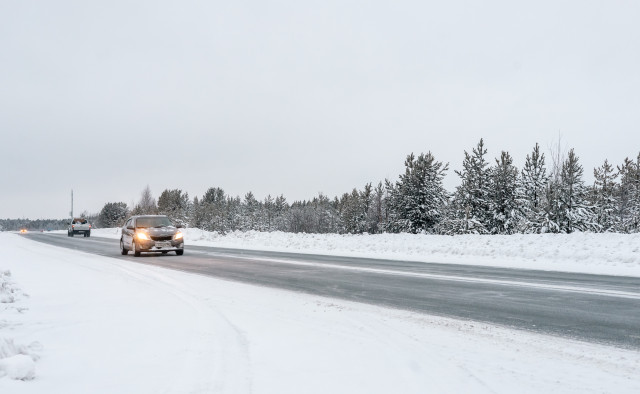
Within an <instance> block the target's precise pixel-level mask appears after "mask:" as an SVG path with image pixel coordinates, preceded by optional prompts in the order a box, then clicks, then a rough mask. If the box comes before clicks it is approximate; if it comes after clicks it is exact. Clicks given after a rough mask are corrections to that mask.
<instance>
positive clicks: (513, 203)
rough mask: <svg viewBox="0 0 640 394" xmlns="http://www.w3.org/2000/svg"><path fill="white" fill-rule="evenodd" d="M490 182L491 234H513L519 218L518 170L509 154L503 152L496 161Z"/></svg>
mask: <svg viewBox="0 0 640 394" xmlns="http://www.w3.org/2000/svg"><path fill="white" fill-rule="evenodd" d="M490 180H491V185H490V188H489V209H490V221H489V223H490V232H491V233H492V234H512V233H514V232H515V231H516V224H517V221H518V218H519V211H518V204H517V195H516V190H517V186H518V169H517V168H516V167H515V166H514V165H513V158H512V157H511V155H510V154H509V153H508V152H505V151H502V154H501V155H500V159H499V160H498V159H496V165H495V166H494V167H492V168H491V170H490Z"/></svg>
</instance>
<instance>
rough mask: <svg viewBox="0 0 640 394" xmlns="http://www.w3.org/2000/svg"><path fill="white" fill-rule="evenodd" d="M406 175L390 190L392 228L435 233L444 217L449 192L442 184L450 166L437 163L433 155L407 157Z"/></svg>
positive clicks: (390, 226)
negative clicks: (443, 212)
mask: <svg viewBox="0 0 640 394" xmlns="http://www.w3.org/2000/svg"><path fill="white" fill-rule="evenodd" d="M404 164H405V173H404V174H402V175H400V179H399V180H398V181H397V182H396V184H395V186H393V187H390V188H389V192H390V198H389V205H388V208H389V210H391V211H393V214H392V215H391V217H392V222H391V223H389V226H388V227H389V228H390V229H393V230H395V231H409V232H412V233H419V232H433V231H434V228H435V226H436V225H437V224H438V223H439V222H440V220H441V217H442V207H443V206H444V204H445V203H446V199H447V192H446V190H445V189H444V186H443V184H442V181H443V179H444V176H445V174H446V171H447V170H448V169H449V165H448V164H444V163H442V162H439V161H436V159H435V157H434V156H433V154H432V153H431V152H428V153H426V154H420V156H418V157H415V156H414V154H413V153H412V154H410V155H409V156H407V159H406V160H405V163H404Z"/></svg>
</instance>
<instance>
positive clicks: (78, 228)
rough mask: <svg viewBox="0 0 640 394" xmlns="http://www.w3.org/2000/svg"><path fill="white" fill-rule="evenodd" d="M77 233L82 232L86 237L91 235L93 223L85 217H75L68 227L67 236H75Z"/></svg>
mask: <svg viewBox="0 0 640 394" xmlns="http://www.w3.org/2000/svg"><path fill="white" fill-rule="evenodd" d="M76 234H82V235H84V236H85V237H90V236H91V225H90V224H89V222H88V221H87V219H85V218H73V220H72V221H71V222H70V223H69V227H67V236H68V237H73V236H74V235H76Z"/></svg>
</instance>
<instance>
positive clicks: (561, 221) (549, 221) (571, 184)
mask: <svg viewBox="0 0 640 394" xmlns="http://www.w3.org/2000/svg"><path fill="white" fill-rule="evenodd" d="M404 164H405V171H404V173H403V174H400V175H399V176H398V178H397V179H396V180H389V179H386V180H384V181H381V182H378V183H377V184H375V185H374V184H372V183H368V184H366V185H364V187H363V188H361V189H358V188H354V189H353V190H352V191H351V192H349V193H344V194H342V195H341V196H336V197H334V198H330V197H328V196H326V195H324V194H322V193H320V194H318V196H316V197H314V198H312V199H309V200H303V201H294V202H292V203H289V202H288V201H287V200H286V198H285V197H284V196H283V195H279V196H276V197H273V196H267V197H266V198H265V199H263V200H258V199H256V197H255V196H254V194H253V193H251V192H249V193H247V194H245V196H244V197H243V198H240V197H239V196H231V195H228V194H227V193H225V191H224V190H223V189H222V188H219V187H211V188H209V189H208V190H207V191H206V192H205V193H204V195H202V196H200V197H198V196H196V197H194V198H193V199H191V198H190V197H189V195H188V193H186V192H184V191H182V190H180V189H166V190H164V191H163V192H162V193H161V194H160V196H159V197H158V199H157V200H156V199H155V198H154V197H153V196H152V194H151V191H150V189H149V187H146V188H145V189H144V190H143V192H142V194H141V198H140V201H139V202H138V203H137V204H135V206H134V207H129V206H127V204H125V203H123V202H111V203H107V204H105V205H104V207H103V208H102V210H101V212H100V213H99V214H98V216H97V219H96V220H97V224H98V225H99V226H101V227H114V226H120V225H122V223H123V222H124V220H125V219H126V218H127V217H128V216H129V215H131V214H165V215H168V216H169V217H170V218H171V219H172V220H173V221H174V222H176V223H179V224H182V225H184V226H190V227H197V228H201V229H204V230H208V231H217V232H219V233H227V232H230V231H237V230H239V231H248V230H256V231H284V232H294V233H298V232H304V233H340V234H362V233H369V234H377V233H384V232H387V233H399V232H409V233H429V234H447V235H455V234H514V233H528V234H539V233H572V232H575V231H591V232H622V233H631V232H638V231H640V154H638V156H637V157H636V158H635V159H634V160H632V159H629V158H626V159H624V160H623V161H622V163H621V164H619V165H617V166H615V167H614V166H613V165H612V164H611V163H609V162H608V160H605V162H604V163H603V164H602V165H601V166H600V167H598V168H595V169H594V178H595V182H594V183H593V184H592V185H586V184H585V182H584V179H583V176H584V169H583V167H582V165H581V164H580V160H579V157H578V155H577V154H576V153H575V151H574V150H573V149H571V150H569V151H568V152H567V153H565V152H562V150H561V149H560V146H557V147H556V148H555V149H552V152H551V154H550V157H546V156H545V154H544V153H542V152H541V150H540V146H539V145H538V144H536V145H535V146H534V147H533V149H532V151H531V153H530V154H528V155H527V156H526V159H525V162H524V166H523V167H522V168H521V169H519V168H517V167H516V166H515V164H514V160H513V158H512V157H511V155H510V154H509V153H508V152H505V151H503V152H502V153H501V155H500V157H498V158H495V159H494V160H493V162H491V161H490V160H489V158H488V157H487V149H486V147H485V144H484V141H483V140H482V139H481V140H480V141H479V142H478V144H477V145H476V146H475V147H473V148H472V149H471V150H470V151H465V152H464V159H463V162H462V169H461V170H460V171H455V174H456V175H457V176H458V177H459V178H460V181H461V184H460V186H458V187H457V188H456V189H455V190H454V191H453V192H450V191H447V190H446V189H445V187H444V186H443V180H444V178H445V176H446V175H447V172H448V171H449V165H448V163H443V162H441V161H438V160H436V158H435V157H434V155H433V154H432V153H431V152H428V153H423V154H420V155H418V156H416V155H414V154H413V153H412V154H410V155H408V156H407V158H406V160H405V163H404Z"/></svg>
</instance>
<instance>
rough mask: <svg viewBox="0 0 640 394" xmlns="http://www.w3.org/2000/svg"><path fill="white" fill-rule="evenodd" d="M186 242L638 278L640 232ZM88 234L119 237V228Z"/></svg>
mask: <svg viewBox="0 0 640 394" xmlns="http://www.w3.org/2000/svg"><path fill="white" fill-rule="evenodd" d="M184 231H185V241H186V243H187V248H188V245H189V244H192V245H203V246H217V247H223V248H240V249H256V250H271V251H288V252H299V253H314V254H332V255H341V256H354V257H373V258H387V259H396V260H413V261H425V262H438V263H459V264H472V265H488V266H494V267H512V268H525V269H540V270H546V271H565V272H583V273H590V274H604V275H623V276H637V277H638V276H640V234H591V233H574V234H542V235H534V234H530V235H521V234H518V235H492V236H486V235H485V236H483V235H459V236H455V237H450V236H442V235H417V234H379V235H336V234H291V233H281V232H274V233H261V232H256V231H249V232H234V233H230V234H226V235H220V234H218V233H215V232H213V233H212V232H208V231H203V230H200V229H192V228H190V229H185V230H184ZM93 235H95V236H99V237H111V238H120V229H119V228H112V229H95V230H93Z"/></svg>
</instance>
